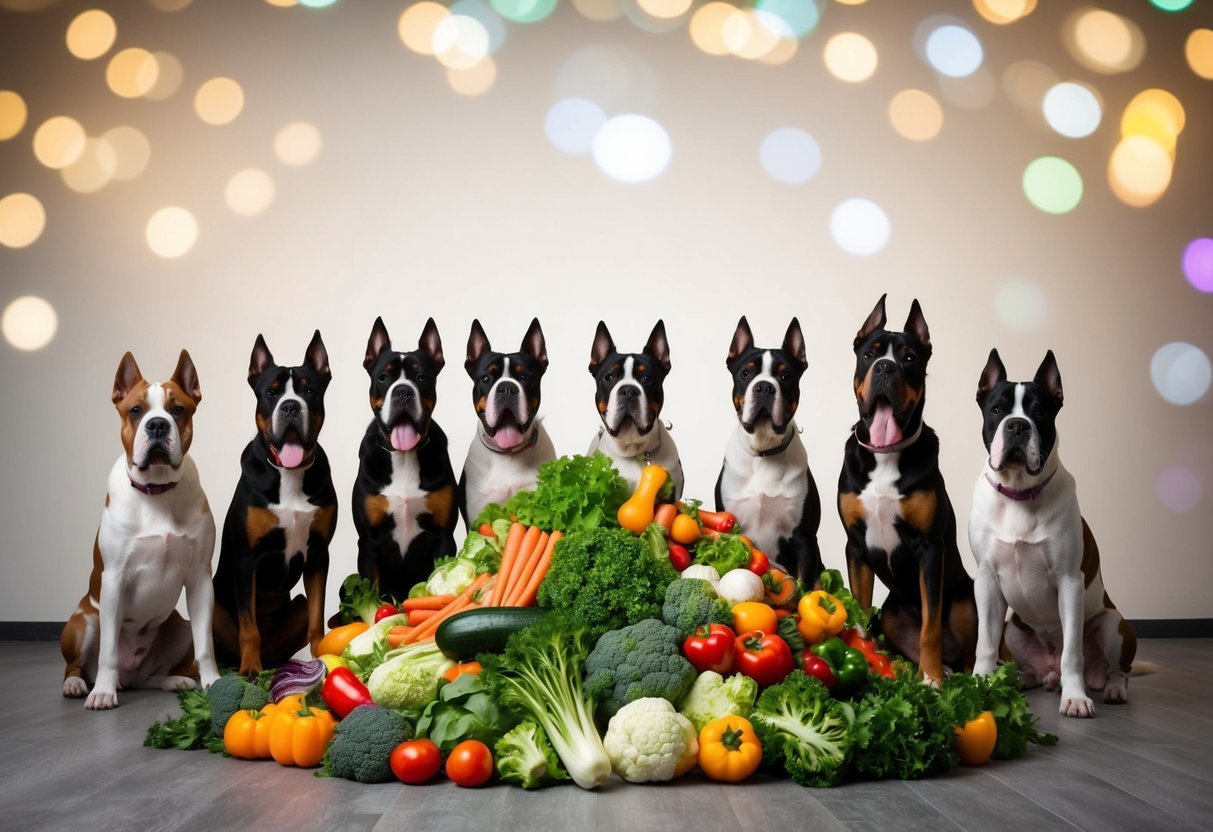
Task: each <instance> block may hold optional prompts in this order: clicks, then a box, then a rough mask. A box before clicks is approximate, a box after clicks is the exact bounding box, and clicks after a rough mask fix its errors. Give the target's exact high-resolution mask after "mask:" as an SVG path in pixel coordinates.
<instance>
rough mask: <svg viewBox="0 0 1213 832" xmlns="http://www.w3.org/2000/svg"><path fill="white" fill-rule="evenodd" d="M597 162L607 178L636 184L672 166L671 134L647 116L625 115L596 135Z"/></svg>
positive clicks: (616, 117)
mask: <svg viewBox="0 0 1213 832" xmlns="http://www.w3.org/2000/svg"><path fill="white" fill-rule="evenodd" d="M592 150H593V154H594V162H595V164H597V165H598V167H599V169H600V170H602V172H603V173H605V174H606V175H607V176H609V177H611V178H612V179H614V180H616V181H619V182H626V183H628V184H636V183H639V182H647V181H649V180H650V179H653V178H655V177H657V176H659V175H660V174H661V173H662V172H663V171H665V169H666V168H667V167H669V165H670V157H671V155H672V151H673V147H672V144H671V142H670V134H669V133H667V132H666V130H665V128H664V127H662V126H661V125H660V124H658V123H657V122H656V121H654V120H653V119H651V118H649V117H648V116H642V115H637V114H634V113H626V114H624V115H619V116H615V117H614V118H612V119H609V120H608V121H607V122H606V123H605V124H603V125H602V127H600V128H599V129H598V132H597V133H596V134H595V135H594V145H593V148H592Z"/></svg>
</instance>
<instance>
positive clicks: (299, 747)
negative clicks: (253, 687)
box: [266, 693, 336, 768]
mask: <svg viewBox="0 0 1213 832" xmlns="http://www.w3.org/2000/svg"><path fill="white" fill-rule="evenodd" d="M266 707H269V706H266ZM269 719H271V720H273V721H272V722H271V723H270V756H272V757H273V758H274V759H275V760H277V761H278V762H279V763H280V764H281V765H284V766H300V767H301V768H310V767H313V766H318V765H320V762H321V761H322V760H323V759H324V750H325V748H326V747H327V746H328V744H329V740H331V739H332V738H333V726H334V725H335V724H336V720H335V719H333V715H332V714H331V713H329V712H328V711H325V710H322V709H320V708H314V709H313V708H309V707H308V706H307V703H306V702H304V701H303V697H302V696H300V695H299V694H297V693H296V694H291V695H290V696H287V697H284V698H283V699H282V700H280V701H279V702H278V706H277V710H275V711H274V713H273V714H272V715H271V716H270V717H269Z"/></svg>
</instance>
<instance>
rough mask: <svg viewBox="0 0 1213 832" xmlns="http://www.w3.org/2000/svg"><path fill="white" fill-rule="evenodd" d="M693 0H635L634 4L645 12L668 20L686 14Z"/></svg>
mask: <svg viewBox="0 0 1213 832" xmlns="http://www.w3.org/2000/svg"><path fill="white" fill-rule="evenodd" d="M693 2H694V0H636V5H637V6H639V7H640V9H641V11H643V12H644V13H645V14H649V15H652V16H653V17H656V18H658V19H661V20H670V19H673V18H676V17H681V16H682V15H684V14H686V12H687V9H689V8H691V4H692V3H693Z"/></svg>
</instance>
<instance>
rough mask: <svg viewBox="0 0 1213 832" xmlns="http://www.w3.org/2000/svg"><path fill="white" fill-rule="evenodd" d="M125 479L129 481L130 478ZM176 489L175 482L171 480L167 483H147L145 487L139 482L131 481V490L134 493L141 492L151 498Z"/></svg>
mask: <svg viewBox="0 0 1213 832" xmlns="http://www.w3.org/2000/svg"><path fill="white" fill-rule="evenodd" d="M127 479H128V480H130V479H131V478H130V477H127ZM176 487H177V481H176V480H171V481H169V482H156V483H147V484H146V485H144V484H143V483H141V482H135V481H134V480H131V488H133V489H135V490H136V491H142V492H143V493H144V494H149V495H151V496H153V497H155V496H157V495H158V494H163V493H164V492H166V491H172V490H173V489H174V488H176Z"/></svg>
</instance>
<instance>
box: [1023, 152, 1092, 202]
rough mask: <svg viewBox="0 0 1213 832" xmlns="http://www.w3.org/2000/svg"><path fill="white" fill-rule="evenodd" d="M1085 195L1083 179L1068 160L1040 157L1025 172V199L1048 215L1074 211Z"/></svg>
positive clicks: (1029, 164)
mask: <svg viewBox="0 0 1213 832" xmlns="http://www.w3.org/2000/svg"><path fill="white" fill-rule="evenodd" d="M1082 191H1083V186H1082V176H1081V175H1080V174H1079V173H1078V169H1077V168H1075V167H1074V166H1073V165H1072V164H1070V163H1069V162H1067V161H1066V160H1065V159H1061V158H1059V157H1057V156H1041V157H1040V158H1038V159H1033V160H1032V161H1031V162H1029V163H1028V166H1027V167H1026V168H1025V169H1024V172H1023V192H1024V196H1026V197H1027V198H1028V202H1030V203H1032V204H1033V205H1034V206H1036V207H1037V208H1039V209H1040V210H1041V211H1044V212H1045V213H1047V214H1065V213H1068V212H1070V211H1073V210H1074V209H1075V208H1076V207H1078V203H1079V202H1081V201H1082Z"/></svg>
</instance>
